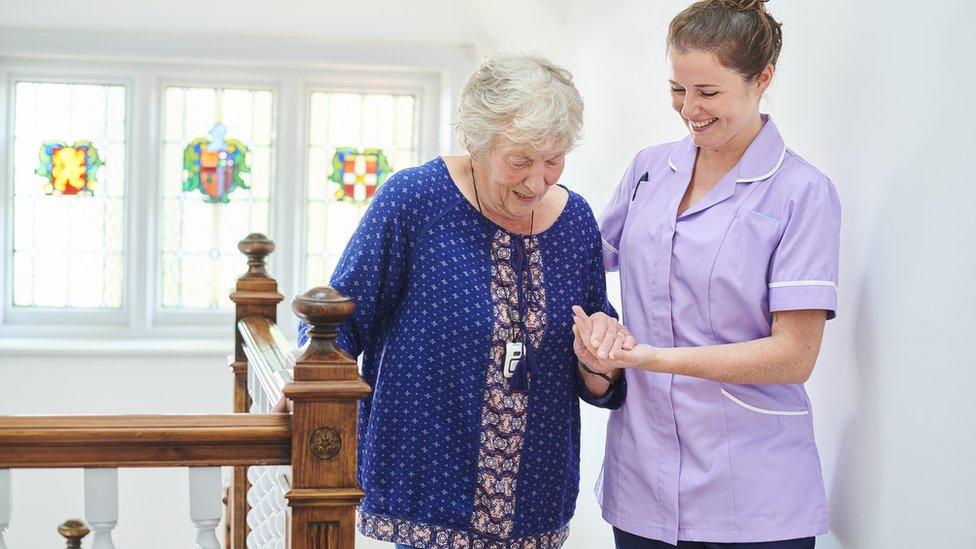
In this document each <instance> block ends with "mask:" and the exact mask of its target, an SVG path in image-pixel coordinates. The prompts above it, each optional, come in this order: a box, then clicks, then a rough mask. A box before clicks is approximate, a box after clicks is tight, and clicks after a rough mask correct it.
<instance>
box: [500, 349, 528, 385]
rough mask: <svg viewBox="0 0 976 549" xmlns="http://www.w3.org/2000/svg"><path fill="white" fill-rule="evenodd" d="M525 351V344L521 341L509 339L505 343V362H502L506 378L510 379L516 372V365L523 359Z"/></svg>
mask: <svg viewBox="0 0 976 549" xmlns="http://www.w3.org/2000/svg"><path fill="white" fill-rule="evenodd" d="M524 352H525V344H523V343H522V342H521V341H509V342H508V343H506V344H505V362H503V363H502V373H503V374H505V379H509V378H511V377H512V375H514V374H515V367H516V366H518V363H519V361H520V360H522V355H523V353H524Z"/></svg>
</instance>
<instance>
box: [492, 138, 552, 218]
mask: <svg viewBox="0 0 976 549" xmlns="http://www.w3.org/2000/svg"><path fill="white" fill-rule="evenodd" d="M477 164H478V167H477V172H478V179H477V180H478V185H479V187H480V189H479V190H480V191H481V192H482V193H483V194H482V200H483V201H484V202H485V205H486V206H489V207H490V209H491V210H492V211H494V212H497V213H498V214H501V215H502V216H504V217H507V218H509V219H511V220H523V219H525V218H526V217H527V216H529V215H530V214H531V213H532V210H534V209H535V208H536V207H537V206H538V205H539V204H540V203H541V202H542V199H543V198H544V197H545V196H546V193H548V192H549V189H551V188H552V186H553V185H555V184H556V182H557V181H559V177H560V176H561V175H562V173H563V168H564V167H565V164H566V153H565V152H540V151H537V150H535V149H534V148H532V146H530V145H516V144H514V143H512V142H511V141H509V140H507V139H504V138H498V139H496V141H495V143H494V146H493V147H492V148H491V150H490V152H489V153H488V154H487V155H483V156H482V157H481V158H479V159H478V162H477Z"/></svg>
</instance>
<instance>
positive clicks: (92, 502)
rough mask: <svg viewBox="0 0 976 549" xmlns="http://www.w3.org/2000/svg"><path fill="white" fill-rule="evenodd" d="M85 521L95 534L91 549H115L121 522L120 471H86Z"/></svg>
mask: <svg viewBox="0 0 976 549" xmlns="http://www.w3.org/2000/svg"><path fill="white" fill-rule="evenodd" d="M85 520H86V521H88V526H89V527H90V528H91V529H92V532H94V533H95V536H94V539H93V540H92V546H91V549H115V542H113V541H112V530H113V529H115V525H116V524H118V522H119V470H118V469H85Z"/></svg>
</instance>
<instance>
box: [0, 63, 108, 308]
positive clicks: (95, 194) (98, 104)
mask: <svg viewBox="0 0 976 549" xmlns="http://www.w3.org/2000/svg"><path fill="white" fill-rule="evenodd" d="M13 173H14V179H13V186H14V188H13V254H12V258H13V269H12V274H13V286H12V293H13V296H12V298H13V299H12V303H13V305H14V307H24V308H29V307H59V308H66V307H75V308H94V309H117V308H120V307H121V306H122V292H123V234H125V230H124V222H125V221H124V203H125V177H126V89H125V87H124V86H115V85H95V84H64V83H49V82H17V83H16V84H15V86H14V131H13Z"/></svg>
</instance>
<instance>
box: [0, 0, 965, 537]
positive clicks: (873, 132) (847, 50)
mask: <svg viewBox="0 0 976 549" xmlns="http://www.w3.org/2000/svg"><path fill="white" fill-rule="evenodd" d="M59 4H63V5H62V6H61V8H62V9H61V10H43V14H42V13H41V11H42V10H37V9H36V7H35V6H34V4H33V3H30V2H26V1H17V2H13V1H11V0H3V1H0V26H8V27H10V26H18V27H23V28H37V27H44V28H51V27H65V26H69V25H72V24H74V21H75V19H72V17H75V16H82V15H81V12H79V13H75V12H74V11H72V10H80V9H81V8H75V7H72V6H73V5H75V4H73V3H68V2H63V3H59ZM152 4H153V5H155V6H156V7H168V9H167V11H166V13H168V15H162V16H159V17H157V16H156V15H154V16H152V17H150V16H149V15H147V14H148V13H149V12H156V10H154V9H143V8H139V9H138V10H137V9H136V8H135V7H134V6H135V4H132V5H131V6H130V3H125V2H116V1H109V0H96V1H95V3H94V5H95V6H98V7H99V9H98V11H100V12H101V13H107V14H109V15H105V16H104V17H100V18H98V19H92V20H91V21H87V23H86V24H87V25H90V26H93V27H94V28H106V29H122V28H127V29H129V30H132V29H135V30H140V29H142V30H151V28H153V27H154V28H155V29H156V30H165V29H167V28H172V29H174V31H176V30H179V31H201V30H208V29H213V28H217V30H218V31H219V32H227V33H229V32H236V31H237V30H238V29H245V28H246V29H251V30H250V31H249V32H265V33H266V34H270V35H291V34H295V35H301V36H306V37H307V36H314V35H317V33H318V32H319V29H320V28H321V29H332V28H333V27H332V26H331V24H329V25H326V24H325V23H327V22H329V21H331V17H332V14H333V13H334V11H333V10H334V8H335V6H336V4H337V3H314V2H301V1H298V0H289V1H286V2H283V3H282V2H279V3H277V6H278V7H276V8H274V9H272V8H268V7H261V6H264V4H263V3H261V4H258V3H255V4H253V6H252V7H250V8H245V9H244V10H243V11H231V10H229V9H220V8H221V7H223V8H228V7H229V6H230V5H231V3H230V2H218V3H216V4H205V9H207V10H208V11H207V12H206V13H207V14H209V15H207V16H206V17H204V18H202V19H201V20H198V21H192V20H189V19H188V18H187V17H186V12H185V11H183V12H182V14H180V15H174V13H179V12H180V11H181V10H180V9H178V8H179V5H183V7H187V6H189V5H190V2H161V1H160V2H153V3H152ZM326 4H328V5H326ZM193 5H194V6H196V5H197V4H196V3H193ZM245 5H246V4H245ZM397 5H399V4H397V3H393V2H381V3H380V4H379V6H380V8H383V9H387V10H388V13H389V14H391V15H389V16H387V17H381V18H380V20H381V21H384V22H383V23H382V24H381V26H380V28H381V30H383V31H384V32H386V33H388V34H389V35H390V36H391V37H393V38H395V39H396V40H402V41H420V42H439V43H453V42H458V41H462V42H466V43H472V44H475V45H476V46H477V47H478V48H479V50H481V51H485V50H487V49H490V48H491V47H494V46H496V45H509V44H518V45H522V46H525V45H534V46H535V47H536V49H538V50H540V51H542V52H544V53H547V54H549V55H551V56H553V57H554V58H555V59H556V60H557V61H559V62H561V63H564V64H566V65H568V66H570V67H571V68H572V69H573V70H574V72H575V73H576V77H577V82H578V84H579V87H580V89H581V90H582V92H583V94H584V98H585V99H586V102H587V127H586V135H585V142H584V144H583V146H581V147H580V148H579V149H578V151H577V152H575V153H574V154H573V155H572V157H571V159H570V163H569V168H568V170H567V173H566V175H565V177H564V182H565V183H567V184H569V185H570V186H571V187H573V188H574V189H577V190H579V191H580V192H581V193H583V194H584V195H585V196H586V197H587V198H588V199H590V201H591V203H592V204H593V205H594V208H595V209H596V210H599V209H600V208H601V207H602V204H603V203H604V202H605V201H606V199H607V198H608V197H609V195H610V192H611V191H612V186H613V185H614V184H615V183H616V181H617V179H618V178H619V175H620V173H622V171H623V169H624V167H625V165H626V163H627V161H628V160H629V159H630V158H631V156H632V155H633V153H634V152H635V151H636V150H637V149H639V148H640V147H642V146H644V145H647V144H651V143H656V142H660V141H665V140H673V139H678V138H680V137H681V136H682V135H683V129H682V127H681V125H680V123H678V121H677V118H676V115H675V114H674V113H673V112H672V111H671V110H670V107H669V100H668V94H667V87H666V83H665V79H666V74H667V72H666V65H665V60H664V55H663V43H664V34H665V31H666V27H667V23H668V21H669V19H670V18H671V17H672V16H673V15H674V14H675V13H676V12H677V11H679V10H680V8H681V7H682V6H684V5H685V2H679V1H675V0H667V1H663V0H660V1H656V2H647V1H643V0H617V1H615V2H612V3H611V2H597V1H596V0H566V1H565V2H556V1H550V0H539V1H528V2H515V1H510V0H498V1H497V2H487V1H482V0H465V1H463V2H453V1H447V0H445V1H443V2H436V1H433V0H426V1H423V2H416V3H410V5H411V6H416V9H411V10H403V11H397V10H398V9H399V8H397V7H396V6H397ZM140 6H142V4H140ZM207 6H210V7H207ZM213 6H217V8H214V7H213ZM330 6H331V9H330ZM769 7H770V9H771V10H772V11H773V12H774V14H775V15H777V16H778V17H780V18H781V19H782V20H783V21H784V23H785V26H784V34H785V47H784V53H783V56H782V58H781V63H780V69H779V72H778V75H777V81H776V83H775V84H774V87H773V89H772V91H771V94H770V97H769V101H768V105H767V110H768V111H769V112H771V113H772V114H773V116H774V117H775V118H776V121H777V125H778V126H779V127H780V129H781V130H782V132H783V134H784V136H785V137H786V139H787V142H788V143H789V144H790V146H791V147H792V148H793V149H794V150H796V151H798V152H799V153H800V154H801V155H803V156H805V157H806V158H807V159H808V160H810V161H811V162H812V163H814V164H815V165H816V166H818V167H819V168H821V169H822V170H823V171H824V172H826V173H827V174H828V175H830V176H831V177H832V179H833V180H834V182H835V183H836V185H837V187H838V190H839V192H840V196H841V200H842V203H843V206H844V221H843V229H842V250H841V254H842V258H841V260H842V269H841V286H840V292H841V302H840V311H839V315H838V318H837V319H836V320H834V321H831V322H830V323H829V325H828V329H827V334H826V338H825V341H824V347H823V351H822V353H821V358H820V361H819V364H818V366H817V369H816V371H815V372H814V376H813V379H812V380H811V382H810V384H809V390H810V393H811V397H812V399H813V402H814V405H815V407H816V428H817V435H818V441H819V444H820V448H821V454H822V458H823V463H824V469H825V475H826V479H827V485H828V490H829V494H830V502H831V507H832V522H831V533H830V534H829V535H827V536H824V537H823V538H821V540H820V543H819V546H820V547H825V548H828V549H830V548H838V547H844V548H856V549H862V548H864V549H874V548H878V549H880V548H890V547H922V546H926V547H928V546H937V545H938V544H940V543H942V544H953V545H957V546H961V545H965V544H966V543H969V540H970V539H971V538H972V537H973V536H976V522H974V521H973V520H972V513H973V509H976V495H974V494H976V480H974V478H973V473H972V472H971V471H970V469H969V467H968V466H969V465H970V464H971V463H976V437H974V436H973V432H974V427H976V425H974V423H976V422H974V418H976V399H974V398H972V397H971V396H970V395H969V394H968V393H969V392H970V390H971V389H970V388H971V387H973V386H976V368H974V366H976V364H974V362H976V361H974V360H973V359H972V358H971V357H970V354H969V347H968V346H967V345H966V343H967V339H966V336H967V335H969V334H970V333H973V332H974V329H976V321H974V320H973V315H972V311H973V310H974V309H976V291H974V290H973V287H972V285H971V284H970V281H971V279H972V273H973V271H974V269H976V246H974V244H976V242H974V240H976V239H974V235H976V216H973V215H971V214H969V213H968V212H967V211H965V210H964V208H965V207H967V206H969V205H970V204H973V203H976V196H974V195H976V190H974V187H973V185H971V184H969V183H970V182H971V181H972V179H973V178H972V176H971V175H970V173H969V172H968V171H967V170H966V168H968V167H969V165H970V164H971V163H972V162H971V161H964V160H963V159H967V160H968V158H967V156H965V155H966V154H970V155H971V150H972V147H973V145H974V144H976V143H974V138H973V133H972V132H973V129H972V128H973V123H974V121H976V120H974V117H973V115H972V113H971V100H968V99H969V98H970V96H971V90H972V89H973V87H974V86H976V78H974V77H973V75H972V74H971V71H970V70H969V68H970V67H969V66H970V65H971V63H969V61H967V59H968V57H967V56H966V54H967V53H968V52H969V51H970V50H971V44H968V42H967V38H968V36H969V35H970V34H971V31H970V29H969V28H968V22H969V21H971V20H973V19H974V18H976V8H974V7H973V6H971V5H969V4H967V3H966V2H964V1H963V0H942V1H941V2H939V3H937V4H930V5H924V6H921V5H919V4H917V3H914V2H908V1H907V0H898V1H887V2H884V1H881V0H862V1H859V2H845V1H842V0H821V1H819V2H795V1H793V2H787V1H785V0H773V1H772V2H770V4H769ZM296 9H300V10H301V14H302V16H301V17H298V16H295V13H297V12H296V11H295V10H296ZM441 9H444V10H446V12H445V15H443V16H439V15H437V14H438V13H439V10H441ZM105 10H108V11H107V12H106V11H105ZM113 10H114V11H113ZM389 10H392V11H389ZM113 12H114V13H118V14H121V15H120V16H119V17H116V18H113V17H111V15H110V14H111V13H113ZM211 12H212V13H211ZM217 14H224V15H227V16H229V17H231V18H232V19H231V22H222V23H221V22H216V21H217V20H218V19H219V18H217V17H216V16H217ZM228 14H232V15H228ZM122 16H124V17H122ZM157 20H158V21H159V23H158V25H162V26H163V28H162V29H161V28H160V27H159V26H158V25H157V24H156V21H157ZM444 21H449V22H450V24H444ZM259 22H260V23H261V24H265V23H267V26H266V27H259V26H257V23H259ZM257 29H264V30H263V31H261V30H257ZM336 32H340V33H341V32H345V31H336ZM966 46H970V47H969V48H967V47H966ZM967 100H968V101H967ZM102 381H104V383H102ZM229 383H230V382H229V374H228V373H226V371H225V370H224V366H223V362H222V361H221V360H220V359H218V358H213V357H211V358H207V359H204V358H197V359H189V358H185V359H177V360H173V359H167V358H166V357H160V358H159V359H157V360H148V359H140V360H130V359H118V360H110V359H89V360H81V361H77V360H60V359H53V358H46V359H29V358H26V357H16V358H15V359H14V358H11V357H7V356H2V357H0V414H4V413H13V412H37V413H40V412H44V413H55V412H59V411H65V412H66V411H72V412H79V411H95V410H100V411H104V410H111V411H117V412H125V413H132V412H137V411H150V410H151V411H156V412H162V411H201V412H203V411H214V410H225V409H228V407H229V396H228V388H229ZM52 387H53V388H52ZM70 387H75V388H77V389H78V390H77V391H74V392H72V391H70V390H69V388H70ZM123 389H125V391H123ZM52 390H54V391H56V392H57V394H56V395H52V394H51V391H52ZM93 403H98V404H97V405H95V404H93ZM604 421H605V415H604V414H603V413H602V412H600V411H594V410H591V409H587V410H586V411H585V412H584V433H583V444H582V447H583V454H584V455H583V471H582V473H583V486H582V488H583V490H582V493H581V497H580V501H579V511H578V515H577V519H576V520H575V521H574V524H573V531H572V535H571V538H570V543H569V544H568V545H567V548H568V549H592V548H602V547H610V546H611V543H610V541H609V539H610V538H609V528H608V527H607V526H606V525H605V524H604V523H603V522H602V520H601V519H600V518H599V513H598V510H597V509H596V504H595V501H594V498H593V496H592V493H591V487H592V485H593V481H594V479H595V477H596V473H597V471H598V469H599V464H600V460H601V458H602V452H603V424H604ZM47 474H49V475H52V476H50V477H44V478H43V479H42V478H40V477H35V476H30V475H26V474H21V473H20V472H17V476H16V477H15V478H17V479H18V480H16V481H15V489H16V490H17V491H18V495H17V498H16V500H15V505H16V507H15V513H16V516H15V520H14V524H13V525H12V527H11V532H10V536H9V539H10V541H11V542H12V543H11V544H10V545H11V547H31V546H39V545H42V544H43V545H49V544H50V545H51V546H54V544H53V543H52V542H50V541H45V540H51V539H52V538H51V537H44V538H41V537H30V536H31V535H39V534H34V533H35V532H42V531H45V529H50V528H53V526H54V525H55V524H56V522H57V521H59V520H63V519H64V518H67V515H69V514H78V513H80V512H81V489H80V486H81V481H80V478H81V476H80V472H79V473H77V474H75V476H74V477H72V478H73V480H70V479H69V478H68V476H67V475H69V474H68V473H56V474H55V473H47ZM160 474H161V473H160ZM173 474H174V475H175V474H177V473H175V472H174V473H173ZM31 475H33V474H31ZM175 478H180V477H173V476H169V477H166V479H168V480H164V479H163V478H162V477H155V476H153V475H152V474H143V473H139V474H135V473H133V474H132V475H131V476H130V475H129V474H124V475H123V477H122V479H121V481H120V482H121V485H122V491H123V496H122V497H123V501H126V500H127V496H126V495H125V494H126V491H127V490H131V491H132V493H134V492H135V490H136V488H135V487H134V486H135V484H138V486H139V487H148V488H149V492H156V491H157V490H159V491H160V493H159V501H160V502H165V503H156V502H153V501H148V500H147V501H145V502H144V503H140V506H139V507H138V508H132V509H129V510H127V511H126V510H124V511H123V513H129V514H128V515H124V516H123V519H122V522H121V524H120V531H119V533H120V536H122V535H123V534H124V535H126V536H132V537H126V538H124V539H127V540H139V541H137V542H135V541H134V542H133V544H134V546H138V547H153V545H151V543H155V542H156V541H159V540H160V538H159V537H158V536H154V537H153V538H146V537H141V538H138V537H136V536H137V535H145V533H146V532H149V531H150V528H149V525H150V524H158V523H159V517H169V518H168V519H166V522H165V524H167V525H169V526H168V528H171V529H172V531H173V536H174V537H172V538H167V540H170V541H167V542H166V543H168V544H166V545H157V546H158V547H167V548H168V547H178V546H186V545H182V544H180V543H177V542H175V541H171V540H176V539H188V538H186V537H185V535H184V533H183V531H184V530H187V529H188V528H189V525H188V522H187V521H185V520H184V519H183V518H182V516H183V514H185V509H186V506H185V504H181V503H179V502H181V501H185V497H186V496H185V495H181V494H184V493H185V492H183V491H182V485H183V482H184V481H183V480H180V481H178V482H177V481H174V480H173V479H175ZM62 481H63V482H65V483H66V484H65V489H64V490H62V493H63V494H64V496H63V497H60V496H59V497H57V498H54V499H53V500H49V499H47V496H46V495H35V494H34V493H33V492H32V490H33V488H32V487H34V486H37V487H41V488H43V494H49V493H54V489H55V488H57V487H58V483H60V482H62ZM127 486H132V488H126V487H127ZM39 489H40V488H39ZM163 491H166V492H165V493H163ZM142 493H144V494H145V493H147V492H146V491H145V490H142ZM132 497H133V498H135V497H137V496H134V495H133V496H132ZM164 498H165V499H164ZM174 498H175V499H174ZM179 498H183V500H180V499H179ZM173 501H177V503H176V504H173V503H172V502H173ZM123 509H125V508H124V507H123ZM35 510H42V511H43V516H41V515H38V516H37V517H36V518H35V515H34V513H35ZM42 519H43V520H42ZM125 528H128V529H129V530H127V532H128V533H125V532H126V531H124V530H123V529H125ZM160 530H162V531H165V530H167V529H165V528H164V529H154V531H155V532H159V531H160ZM179 536H183V537H179ZM147 539H152V540H153V541H147ZM120 541H123V538H121V537H120ZM122 546H133V545H129V544H125V543H124V542H123V544H122ZM361 547H366V548H374V547H376V548H378V547H386V545H384V544H378V543H363V544H362V545H361Z"/></svg>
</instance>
